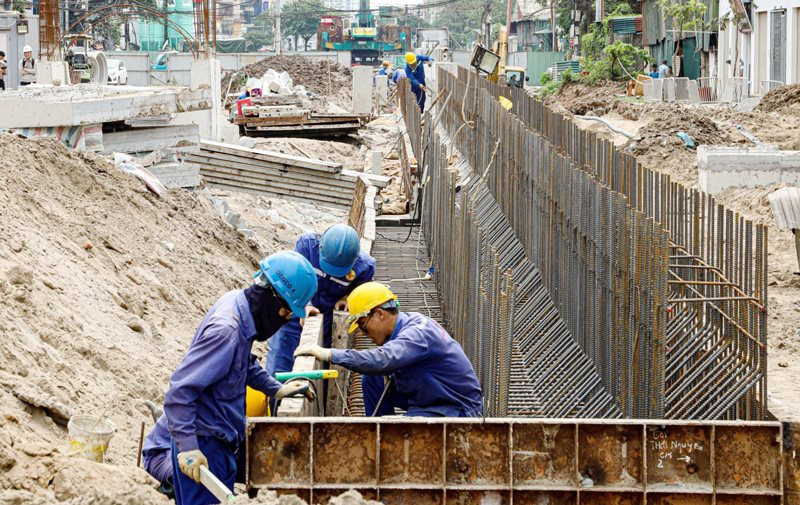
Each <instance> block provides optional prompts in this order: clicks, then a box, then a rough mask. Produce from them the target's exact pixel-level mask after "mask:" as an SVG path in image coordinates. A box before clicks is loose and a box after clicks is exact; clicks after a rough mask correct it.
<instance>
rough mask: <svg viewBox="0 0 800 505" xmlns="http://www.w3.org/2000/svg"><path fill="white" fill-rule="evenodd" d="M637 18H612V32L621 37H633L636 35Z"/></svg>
mask: <svg viewBox="0 0 800 505" xmlns="http://www.w3.org/2000/svg"><path fill="white" fill-rule="evenodd" d="M636 18H637V16H625V17H616V18H611V32H612V33H615V34H620V35H626V34H629V35H633V34H635V33H636Z"/></svg>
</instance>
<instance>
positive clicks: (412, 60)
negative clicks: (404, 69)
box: [406, 53, 417, 65]
mask: <svg viewBox="0 0 800 505" xmlns="http://www.w3.org/2000/svg"><path fill="white" fill-rule="evenodd" d="M416 62H417V55H416V54H414V53H406V63H408V64H409V65H413V64H414V63H416Z"/></svg>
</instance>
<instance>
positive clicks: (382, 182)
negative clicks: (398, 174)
mask: <svg viewBox="0 0 800 505" xmlns="http://www.w3.org/2000/svg"><path fill="white" fill-rule="evenodd" d="M342 175H352V176H353V177H359V176H361V177H365V178H366V179H367V180H368V181H369V182H370V184H372V185H373V186H377V187H379V188H385V187H386V186H388V185H389V181H391V180H392V178H391V177H389V176H387V175H375V174H371V173H369V172H356V171H354V170H342Z"/></svg>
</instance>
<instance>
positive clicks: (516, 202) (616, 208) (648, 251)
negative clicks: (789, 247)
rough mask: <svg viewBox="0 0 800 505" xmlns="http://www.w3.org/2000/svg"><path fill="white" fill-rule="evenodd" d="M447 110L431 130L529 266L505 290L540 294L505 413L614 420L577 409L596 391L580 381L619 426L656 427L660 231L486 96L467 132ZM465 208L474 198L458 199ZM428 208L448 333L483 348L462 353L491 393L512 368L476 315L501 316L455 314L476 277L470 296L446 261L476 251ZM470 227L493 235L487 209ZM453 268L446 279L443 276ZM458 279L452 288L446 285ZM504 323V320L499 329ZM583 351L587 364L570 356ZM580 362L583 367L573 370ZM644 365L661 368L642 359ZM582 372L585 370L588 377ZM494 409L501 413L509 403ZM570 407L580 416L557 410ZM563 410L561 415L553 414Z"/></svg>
mask: <svg viewBox="0 0 800 505" xmlns="http://www.w3.org/2000/svg"><path fill="white" fill-rule="evenodd" d="M448 77H449V74H445V75H441V76H440V81H439V82H440V83H441V85H442V86H443V87H444V88H447V89H448V92H449V91H452V92H453V94H454V95H455V96H459V97H465V98H466V93H467V86H466V83H461V86H460V87H459V86H458V84H459V83H457V82H451V81H453V80H452V79H448ZM449 104H450V107H445V108H444V110H443V111H442V112H441V114H440V116H438V117H437V119H436V120H435V121H434V122H436V123H439V122H441V125H442V127H443V129H444V130H445V131H447V132H448V134H450V135H452V136H453V139H452V140H450V139H448V144H449V145H450V146H451V147H452V148H453V149H455V150H456V151H457V152H458V153H459V154H460V155H461V156H463V159H464V164H465V165H467V166H469V167H470V169H468V170H467V171H466V172H465V173H468V174H470V175H468V176H467V177H466V178H467V179H470V180H472V181H475V184H477V185H478V186H479V187H481V188H488V189H485V191H486V192H487V193H488V194H489V196H490V197H491V198H492V203H493V204H494V208H495V209H496V210H497V211H499V212H498V213H499V215H500V216H501V217H502V218H503V225H504V226H505V227H506V228H507V229H508V231H509V234H510V236H511V237H513V238H514V240H515V242H514V243H515V245H516V246H517V247H518V248H519V252H520V254H521V256H523V257H525V258H526V261H527V262H528V265H527V267H526V268H525V269H521V270H519V271H516V272H512V273H511V277H510V280H509V281H507V284H516V283H520V282H523V280H524V279H525V277H526V276H527V275H529V274H530V271H533V272H535V276H536V283H537V285H538V286H539V287H540V288H544V289H542V291H541V292H542V293H544V294H545V296H543V297H542V299H539V298H538V297H537V298H534V299H533V302H532V303H533V304H532V306H529V307H526V308H527V310H528V312H529V317H530V318H532V319H533V320H534V321H536V322H537V323H539V324H533V325H529V326H524V323H523V321H524V317H522V316H518V317H519V321H518V322H517V324H518V325H519V327H518V328H516V330H517V331H515V332H514V342H515V343H517V344H518V345H517V346H516V349H517V350H523V349H524V350H529V351H528V354H527V355H524V354H516V353H515V354H514V359H513V360H512V363H513V365H512V366H511V367H508V368H511V369H514V370H515V372H514V373H513V375H512V376H510V379H511V385H510V386H509V389H510V390H511V391H516V392H517V395H516V398H515V402H513V404H509V408H508V410H507V412H508V413H509V414H512V415H530V416H541V415H551V416H565V415H615V414H616V412H614V413H612V412H611V411H605V412H602V413H599V412H596V413H595V414H587V410H592V403H591V402H587V403H585V404H584V403H583V402H584V401H585V400H586V398H585V397H584V395H587V394H589V391H590V390H591V389H589V390H586V389H584V387H588V388H591V387H592V385H593V383H592V382H591V381H588V382H587V381H586V380H585V379H584V377H586V376H592V375H594V376H597V375H598V374H599V377H600V378H601V383H602V385H603V386H604V390H605V393H607V394H609V395H610V396H611V398H613V400H614V402H615V403H616V404H617V405H618V411H619V412H620V413H621V414H622V415H624V416H625V417H663V413H664V403H663V400H664V372H663V370H664V368H663V367H664V364H663V346H664V338H665V327H666V300H667V296H666V293H667V276H668V267H667V265H668V250H667V235H666V233H665V231H664V230H663V229H661V228H660V227H658V226H657V225H656V223H655V222H654V221H653V220H648V219H646V218H645V217H644V215H643V214H642V213H641V212H636V211H634V210H632V209H629V208H628V207H627V206H626V203H625V198H624V196H623V195H621V194H619V193H617V192H615V191H612V190H611V189H610V188H608V187H607V186H605V185H603V184H600V183H598V182H597V181H595V180H593V178H592V177H591V174H589V173H587V172H585V171H583V170H581V169H580V168H577V167H575V166H574V165H573V164H572V163H570V160H569V159H568V158H566V157H564V156H561V155H559V154H558V153H556V152H555V151H554V150H552V149H549V147H548V145H547V143H546V141H545V140H544V139H542V138H541V137H540V136H538V135H536V134H535V133H534V132H532V131H530V130H528V129H527V128H525V127H524V125H523V124H522V123H521V122H520V121H519V120H517V119H516V118H514V117H513V116H511V115H509V114H507V113H506V111H505V110H504V109H502V108H501V107H500V105H499V104H498V102H497V100H496V99H492V98H491V97H490V96H489V95H488V94H484V95H483V96H480V97H478V103H477V104H473V105H477V106H478V107H479V110H480V111H482V114H479V115H477V116H475V118H474V120H473V124H469V122H467V123H465V122H464V111H465V109H466V106H465V103H464V102H461V103H459V102H458V101H456V102H453V101H450V102H449ZM495 105H496V106H497V107H496V108H495ZM482 118H487V119H482ZM426 121H427V122H428V123H429V124H430V123H431V121H429V120H426ZM431 127H432V126H430V127H429V126H427V125H426V133H427V134H426V136H425V145H426V146H428V150H427V151H426V153H425V157H424V162H425V168H426V169H427V170H431V167H433V166H435V165H436V164H437V160H436V159H435V148H434V149H432V148H431V147H430V145H431V144H432V145H434V146H435V145H436V141H435V140H432V138H435V136H431V135H430V132H429V130H430V128H431ZM511 149H516V150H517V154H518V158H517V159H516V160H514V161H513V163H511V162H510V160H509V159H508V158H507V157H506V156H505V153H507V152H509V151H510V150H511ZM445 159H446V157H445ZM444 163H445V165H446V160H445V162H444ZM428 177H429V179H430V181H431V182H430V184H431V185H432V189H427V190H426V193H425V195H426V199H427V198H428V196H429V195H431V194H437V195H438V194H440V192H439V191H436V190H435V189H434V188H435V186H433V185H434V184H435V183H436V182H437V181H438V180H440V179H442V178H441V177H440V176H438V175H437V173H436V172H435V171H430V172H429V175H428ZM460 184H461V185H463V186H464V187H465V188H466V187H467V186H468V185H467V184H465V183H462V182H459V181H453V182H452V183H451V184H450V185H451V186H458V185H460ZM490 190H491V192H489V191H490ZM462 192H464V189H462ZM468 196H470V195H469V193H467V196H464V197H463V198H465V199H466V198H468ZM455 198H456V197H455V196H454V197H453V199H454V200H455ZM457 204H458V202H455V203H451V204H449V205H450V206H451V207H455V205H457ZM446 205H447V204H446ZM446 205H445V206H446ZM424 208H425V209H426V210H425V213H424V217H423V219H426V220H430V219H432V218H434V216H435V219H437V220H438V222H439V223H440V229H436V228H435V227H432V226H429V227H428V228H430V229H431V234H430V236H429V241H430V244H431V246H432V252H433V256H434V258H435V261H436V262H437V266H439V268H440V272H439V273H440V275H439V277H438V280H439V282H440V284H441V285H442V288H441V289H442V293H443V300H444V301H445V302H447V303H445V305H446V306H447V308H448V310H447V312H446V313H447V317H446V321H447V322H448V323H450V324H451V326H449V328H450V329H451V331H453V332H454V333H455V334H457V335H459V337H460V338H463V339H464V340H465V341H466V342H470V341H472V340H474V341H476V342H480V343H481V344H480V345H481V346H483V347H482V348H474V349H470V348H469V344H467V351H468V353H469V354H470V355H477V356H480V360H486V362H483V363H479V364H478V368H479V369H481V368H483V367H487V371H479V373H483V374H484V375H485V377H482V378H483V379H484V382H483V384H484V385H486V384H490V385H491V386H492V387H495V384H496V382H495V379H496V378H497V373H501V375H502V374H503V373H504V372H505V370H506V369H508V368H504V367H502V366H500V365H498V364H497V363H496V362H495V361H494V360H493V359H491V356H490V355H487V353H486V350H485V348H486V347H488V346H491V345H501V346H502V345H503V338H504V337H503V335H502V329H503V328H502V327H499V326H498V327H495V326H492V325H489V326H485V327H481V326H480V322H482V321H483V319H481V318H479V317H478V315H477V314H478V312H480V310H486V311H488V312H489V313H492V312H493V311H496V310H500V309H501V308H503V304H502V303H501V302H499V301H497V300H496V299H488V300H483V299H478V298H474V297H473V298H472V299H466V300H465V302H464V303H459V300H460V299H461V298H462V297H464V296H465V295H464V292H465V291H466V292H469V291H470V290H471V289H472V288H471V286H472V285H473V281H472V279H473V276H472V275H471V274H470V273H469V271H466V272H462V273H466V274H467V275H466V283H465V284H466V285H464V284H462V283H461V282H460V281H461V279H462V276H461V275H460V273H459V270H462V269H464V268H467V267H466V265H465V264H464V261H463V259H461V258H456V259H455V260H450V259H449V257H448V255H449V254H451V251H450V249H452V248H454V247H456V246H457V245H459V244H461V243H462V242H466V243H467V246H466V249H467V251H468V252H469V251H470V250H471V249H474V248H475V247H477V245H476V244H474V243H470V240H471V237H470V236H467V237H466V238H463V239H462V234H464V231H463V230H460V229H458V228H454V227H453V226H452V224H454V223H455V221H453V220H452V218H451V217H449V216H444V217H441V216H436V215H435V214H436V212H435V211H434V207H433V206H431V205H424ZM474 219H475V221H476V222H477V223H478V225H477V226H478V227H479V228H489V229H492V228H494V227H497V226H498V225H497V223H498V219H497V218H496V217H495V216H493V215H492V213H491V211H490V210H489V208H484V209H480V211H479V212H478V211H476V213H475V216H474ZM441 228H449V230H446V229H441ZM439 237H441V238H439ZM508 247H509V246H508V244H502V245H500V246H499V248H498V249H499V250H500V251H501V252H504V249H508ZM514 252H517V251H514ZM491 263H492V258H491V256H488V257H485V258H478V262H477V263H476V265H475V269H476V271H477V272H481V271H483V270H484V269H491V268H494V266H493V265H492V264H491ZM449 265H452V266H453V268H452V271H449V272H448V270H447V267H448V266H449ZM448 274H449V275H448ZM454 279H458V281H456V282H453V280H454ZM545 289H546V290H545ZM481 292H485V293H492V290H491V289H486V288H481ZM496 298H497V299H500V296H498V297H496ZM526 301H528V300H526ZM487 302H488V303H487ZM528 302H529V301H528ZM537 303H538V304H539V306H537V305H536V304H537ZM542 304H545V305H548V304H549V305H552V306H553V307H554V308H556V309H557V312H554V314H555V316H556V318H555V319H554V320H548V319H547V318H545V315H546V314H547V312H546V310H544V309H543V306H542ZM559 315H560V316H559ZM502 316H503V314H502V313H501V315H500V317H501V319H502ZM472 319H479V321H472ZM542 322H544V324H541V323H542ZM564 323H565V324H564ZM520 330H521V331H520ZM562 337H563V339H562ZM488 342H492V344H489V343H488ZM549 342H552V344H553V346H552V347H551V346H550V345H548V343H549ZM566 342H569V343H570V344H572V345H574V344H575V343H577V344H578V345H579V348H572V347H571V346H569V345H567V344H566ZM495 343H496V344H495ZM578 350H582V352H579V353H578V354H577V355H576V354H575V353H576V351H578ZM531 353H532V354H531ZM584 356H588V357H589V358H590V360H588V361H587V362H584V361H583V360H582V359H579V357H584ZM651 356H656V357H661V358H662V359H661V360H659V359H656V360H651V359H647V358H649V357H651ZM587 363H588V364H589V365H591V366H588V367H587V366H585V365H586V364H587ZM543 364H548V365H549V366H547V367H544V370H549V371H552V372H553V373H552V374H551V375H550V376H549V377H548V378H549V379H550V380H549V381H541V377H539V378H538V379H536V377H538V375H539V374H540V373H541V371H542V369H543ZM496 369H499V370H496ZM587 374H588V375H587ZM503 377H505V375H503ZM525 378H529V379H531V380H530V381H525V380H524V379H525ZM486 380H489V382H488V383H487V382H486ZM570 388H572V391H573V392H574V394H573V395H566V396H565V395H564V391H569V390H570ZM484 389H486V386H484ZM526 392H527V393H528V396H529V397H530V400H529V401H528V402H527V405H525V402H524V400H523V398H524V396H525V393H526ZM485 393H486V392H485ZM535 393H537V394H535ZM592 397H593V396H592ZM599 397H603V396H602V395H600V396H599ZM489 399H490V400H491V401H493V402H495V403H496V404H497V405H498V406H500V405H503V401H504V400H505V397H502V396H501V397H491V396H490V398H489ZM509 399H511V397H509ZM572 401H577V402H578V403H580V404H582V405H584V407H585V409H574V408H573V409H572V410H571V411H570V410H568V411H564V410H560V409H563V408H565V407H566V406H568V405H570V402H572ZM539 402H541V403H539ZM559 402H563V403H562V404H560V405H558V403H559ZM495 403H492V405H494V404H495ZM614 410H617V409H614Z"/></svg>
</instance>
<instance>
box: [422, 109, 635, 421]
mask: <svg viewBox="0 0 800 505" xmlns="http://www.w3.org/2000/svg"><path fill="white" fill-rule="evenodd" d="M431 130H432V126H431V123H430V121H428V124H427V125H426V142H427V143H429V146H428V148H427V154H426V157H425V163H424V167H425V173H426V174H427V176H428V178H429V179H428V180H429V181H430V182H429V183H428V187H427V188H426V190H425V193H424V195H425V200H424V203H423V207H424V209H425V211H424V213H423V230H424V231H425V235H426V239H427V241H428V243H429V245H430V251H431V253H432V255H433V257H434V258H435V263H436V268H437V272H438V274H437V276H436V280H437V286H438V287H439V292H440V295H441V300H442V307H443V313H444V315H445V317H444V319H445V325H446V326H447V328H448V329H449V330H450V332H451V333H452V334H453V336H454V337H455V338H456V339H457V340H458V341H459V342H460V343H461V345H462V347H463V348H464V350H465V352H466V353H467V356H469V358H470V360H471V361H472V364H473V367H474V369H475V371H476V373H477V374H478V378H479V379H480V381H481V384H482V386H483V393H484V410H485V414H486V415H487V416H509V415H511V416H537V417H618V416H619V414H620V413H619V408H618V406H617V401H615V399H614V398H613V397H612V395H610V394H608V392H607V391H606V388H605V387H604V385H603V383H602V381H601V380H600V376H599V375H598V374H597V371H596V369H595V367H594V364H593V363H592V361H591V359H589V358H588V357H587V356H586V355H585V354H584V353H583V352H582V351H581V349H580V347H579V346H578V344H577V342H576V341H575V340H574V339H573V338H572V337H571V335H570V332H569V329H568V328H567V326H566V325H565V324H564V321H563V320H562V318H561V316H560V315H559V313H558V310H557V309H556V307H555V305H554V304H553V302H552V300H551V299H550V296H549V295H548V293H547V291H546V290H545V288H544V285H543V283H542V277H541V275H540V272H539V271H538V270H537V269H536V267H535V266H534V265H533V264H532V263H531V262H530V261H529V260H528V259H527V257H526V255H525V250H524V248H523V247H522V244H521V243H520V242H519V240H518V239H517V237H516V236H515V235H514V231H513V230H512V228H511V226H510V224H509V222H508V220H507V219H506V217H505V215H504V214H503V212H502V210H501V209H500V207H499V206H498V205H497V202H496V201H495V200H494V197H493V196H492V195H491V193H490V192H489V190H488V188H487V187H486V184H485V183H484V182H483V180H482V179H481V178H480V177H476V176H474V175H473V174H472V173H471V170H470V169H469V167H468V166H467V164H466V163H461V164H460V165H461V166H460V170H459V169H458V168H456V167H450V166H449V165H448V157H447V155H446V152H445V146H444V143H443V142H442V140H441V139H440V137H439V135H438V134H436V133H435V132H432V131H431ZM623 359H624V358H623ZM642 379H643V378H642Z"/></svg>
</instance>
